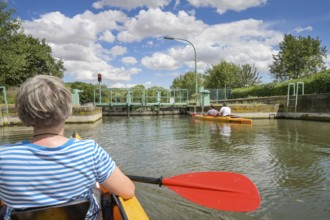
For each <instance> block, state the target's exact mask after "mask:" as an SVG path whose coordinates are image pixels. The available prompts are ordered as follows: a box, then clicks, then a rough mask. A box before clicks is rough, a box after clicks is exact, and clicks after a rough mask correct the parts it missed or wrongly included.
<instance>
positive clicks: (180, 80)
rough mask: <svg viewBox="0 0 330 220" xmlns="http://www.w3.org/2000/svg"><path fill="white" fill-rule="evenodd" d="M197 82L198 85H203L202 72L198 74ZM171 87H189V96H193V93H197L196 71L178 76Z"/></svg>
mask: <svg viewBox="0 0 330 220" xmlns="http://www.w3.org/2000/svg"><path fill="white" fill-rule="evenodd" d="M197 84H198V86H199V87H200V86H202V85H203V76H202V74H197ZM170 88H171V89H187V90H188V94H189V97H190V98H192V95H193V94H195V93H196V75H195V72H187V73H185V74H184V75H180V76H178V77H176V78H175V79H174V80H173V82H172V85H171V86H170Z"/></svg>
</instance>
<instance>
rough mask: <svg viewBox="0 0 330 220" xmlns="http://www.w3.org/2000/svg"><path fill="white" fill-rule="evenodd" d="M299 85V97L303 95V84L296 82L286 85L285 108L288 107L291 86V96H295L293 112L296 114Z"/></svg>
mask: <svg viewBox="0 0 330 220" xmlns="http://www.w3.org/2000/svg"><path fill="white" fill-rule="evenodd" d="M299 85H301V95H304V82H297V83H289V84H288V96H287V101H286V107H289V103H290V88H291V86H292V87H293V94H292V95H294V96H295V105H294V112H297V106H298V94H299Z"/></svg>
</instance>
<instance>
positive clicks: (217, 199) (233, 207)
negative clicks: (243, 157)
mask: <svg viewBox="0 0 330 220" xmlns="http://www.w3.org/2000/svg"><path fill="white" fill-rule="evenodd" d="M72 137H74V138H77V139H81V137H80V136H79V134H78V133H77V132H74V133H73V135H72ZM127 176H128V177H129V178H130V179H131V180H133V181H135V182H141V183H151V184H157V185H159V186H162V185H165V186H166V187H168V188H169V189H171V190H173V191H174V192H176V193H177V194H179V195H181V196H182V197H184V198H186V199H188V200H189V201H191V202H194V203H197V204H199V205H202V206H205V207H208V208H213V209H218V210H225V211H234V212H249V211H253V210H255V209H257V208H258V207H259V205H260V201H261V199H260V195H259V191H258V189H257V187H256V186H255V185H254V183H253V182H252V181H251V180H250V179H249V178H247V177H246V176H244V175H242V174H239V173H232V172H220V171H210V172H192V173H186V174H181V175H177V176H172V177H167V178H163V177H160V178H154V177H143V176H133V175H127Z"/></svg>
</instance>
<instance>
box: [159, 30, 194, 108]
mask: <svg viewBox="0 0 330 220" xmlns="http://www.w3.org/2000/svg"><path fill="white" fill-rule="evenodd" d="M164 39H165V40H181V41H186V42H188V43H189V44H190V45H191V46H192V47H193V48H194V52H195V80H196V83H195V84H196V87H195V93H196V95H195V96H196V100H195V109H194V111H195V112H194V113H195V114H196V105H197V98H198V97H197V96H198V95H197V94H198V83H197V60H196V57H197V56H196V49H195V46H194V45H193V44H192V43H191V42H190V41H189V40H186V39H182V38H176V37H170V36H165V37H164Z"/></svg>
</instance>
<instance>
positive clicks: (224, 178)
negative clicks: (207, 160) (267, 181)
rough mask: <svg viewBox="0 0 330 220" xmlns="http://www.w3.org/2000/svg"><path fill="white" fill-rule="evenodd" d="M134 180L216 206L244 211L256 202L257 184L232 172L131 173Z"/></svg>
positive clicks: (254, 205)
mask: <svg viewBox="0 0 330 220" xmlns="http://www.w3.org/2000/svg"><path fill="white" fill-rule="evenodd" d="M128 177H129V178H130V179H131V180H133V181H135V182H142V183H151V184H158V185H159V186H162V185H165V186H166V187H168V188H169V189H171V190H173V191H174V192H176V193H177V194H179V195H181V196H182V197H184V198H186V199H188V200H189V201H191V202H194V203H197V204H199V205H202V206H205V207H208V208H214V209H218V210H225V211H234V212H248V211H253V210H255V209H257V208H258V207H259V205H260V195H259V191H258V189H257V187H256V186H255V185H254V184H253V182H252V181H251V180H250V179H248V178H247V177H246V176H244V175H242V174H238V173H232V172H217V171H214V172H212V171H211V172H192V173H186V174H181V175H177V176H172V177H168V178H162V177H161V178H153V177H142V176H132V175H128Z"/></svg>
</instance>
